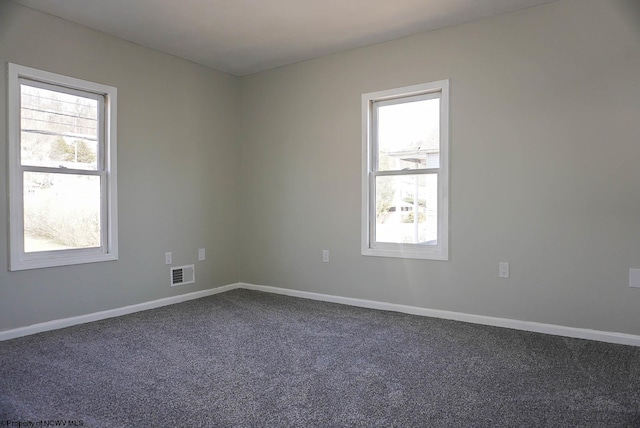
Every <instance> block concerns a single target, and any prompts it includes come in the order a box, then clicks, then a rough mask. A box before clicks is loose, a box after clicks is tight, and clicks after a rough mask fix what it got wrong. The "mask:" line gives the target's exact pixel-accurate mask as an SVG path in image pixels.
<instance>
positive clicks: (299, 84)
mask: <svg viewBox="0 0 640 428" xmlns="http://www.w3.org/2000/svg"><path fill="white" fill-rule="evenodd" d="M635 4H637V3H635ZM639 76H640V16H639V15H638V7H637V6H634V2H633V1H618V0H607V1H602V0H562V1H559V2H557V3H552V4H548V5H544V6H540V7H536V8H532V9H528V10H524V11H520V12H517V13H513V14H508V15H503V16H499V17H494V18H490V19H484V20H479V21H475V22H472V23H469V24H465V25H461V26H457V27H452V28H448V29H444V30H441V31H435V32H430V33H426V34H421V35H418V36H414V37H409V38H405V39H401V40H396V41H393V42H388V43H384V44H379V45H375V46H370V47H366V48H361V49H356V50H352V51H349V52H345V53H341V54H337V55H332V56H328V57H323V58H320V59H317V60H312V61H307V62H303V63H299V64H295V65H291V66H287V67H283V68H279V69H276V70H272V71H268V72H263V73H260V74H256V75H252V76H249V77H246V78H244V79H243V80H242V85H241V102H242V106H241V109H242V117H241V131H240V141H241V142H242V144H243V146H242V157H241V165H242V169H241V172H242V173H241V176H240V178H241V189H242V198H241V200H240V216H241V217H240V218H241V225H242V226H241V228H240V233H241V235H240V237H241V251H240V254H241V256H240V257H241V261H240V273H241V275H240V278H241V280H242V281H244V282H249V283H257V284H263V285H272V286H278V287H286V288H290V289H297V290H305V291H313V292H319V293H327V294H332V295H339V296H347V297H356V298H364V299H373V300H380V301H385V302H392V303H399V304H407V305H414V306H422V307H427V308H434V309H441V310H451V311H459V312H465V313H471V314H481V315H487V316H496V317H506V318H513V319H519V320H526V321H535V322H543V323H551V324H559V325H564V326H573V327H581V328H591V329H598V330H604V331H617V332H624V333H632V334H640V310H639V309H638V308H640V289H629V288H628V269H629V268H632V267H635V268H640V196H639V195H640V167H639V165H640V141H639V137H640V78H639ZM447 78H448V79H451V93H452V98H451V104H452V112H451V123H452V128H451V135H452V139H451V150H452V155H451V158H452V165H451V223H450V225H451V241H450V242H451V257H450V261H448V262H442V261H421V260H401V259H389V258H378V257H364V256H361V255H360V199H361V189H360V183H361V181H360V168H361V159H360V150H361V131H360V129H361V128H360V126H361V125H360V95H361V94H362V93H366V92H372V91H377V90H382V89H388V88H394V87H400V86H405V85H411V84H416V83H422V82H429V81H434V80H439V79H447ZM322 249H329V250H330V251H331V262H330V263H328V264H326V263H322V253H321V251H322ZM499 261H508V262H510V263H511V278H509V279H499V278H497V268H498V262H499Z"/></svg>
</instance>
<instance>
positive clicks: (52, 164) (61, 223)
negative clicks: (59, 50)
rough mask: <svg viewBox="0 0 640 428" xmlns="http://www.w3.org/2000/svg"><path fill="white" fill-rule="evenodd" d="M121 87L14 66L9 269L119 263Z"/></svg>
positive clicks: (11, 67) (11, 72) (11, 74)
mask: <svg viewBox="0 0 640 428" xmlns="http://www.w3.org/2000/svg"><path fill="white" fill-rule="evenodd" d="M115 107H116V89H115V88H113V87H109V86H105V85H99V84H96V83H92V82H87V81H83V80H79V79H73V78H69V77H66V76H61V75H57V74H53V73H48V72H44V71H40V70H36V69H32V68H28V67H22V66H19V65H15V64H10V65H9V127H8V128H9V152H10V155H9V166H10V168H9V181H10V222H11V223H10V230H11V263H10V267H11V270H22V269H31V268H39V267H50V266H60V265H68V264H78V263H88V262H97V261H106V260H116V259H117V218H116V212H117V211H116V174H115V171H116V170H115V166H116V165H115V164H116V158H115V153H116V152H115V150H116V145H115V144H116V141H115V136H116V133H115V125H116V123H115V120H116V109H115Z"/></svg>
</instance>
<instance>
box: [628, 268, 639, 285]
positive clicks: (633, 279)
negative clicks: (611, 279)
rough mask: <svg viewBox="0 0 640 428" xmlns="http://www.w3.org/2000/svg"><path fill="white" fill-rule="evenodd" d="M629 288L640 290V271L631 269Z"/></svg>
mask: <svg viewBox="0 0 640 428" xmlns="http://www.w3.org/2000/svg"><path fill="white" fill-rule="evenodd" d="M629 287H631V288H640V269H629Z"/></svg>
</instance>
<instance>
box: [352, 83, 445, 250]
mask: <svg viewBox="0 0 640 428" xmlns="http://www.w3.org/2000/svg"><path fill="white" fill-rule="evenodd" d="M362 123H363V150H362V254H363V255H369V256H384V257H402V258H416V259H433V260H448V257H449V254H448V240H449V229H448V227H449V226H448V224H449V222H448V219H449V209H448V207H449V197H448V192H449V190H448V188H449V173H448V171H449V81H448V80H442V81H437V82H432V83H427V84H422V85H415V86H408V87H403V88H397V89H391V90H386V91H380V92H373V93H368V94H364V95H362Z"/></svg>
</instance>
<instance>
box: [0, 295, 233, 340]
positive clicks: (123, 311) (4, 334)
mask: <svg viewBox="0 0 640 428" xmlns="http://www.w3.org/2000/svg"><path fill="white" fill-rule="evenodd" d="M239 287H240V284H237V283H236V284H229V285H225V286H222V287H217V288H211V289H209V290H202V291H194V292H193V293H186V294H180V295H178V296H172V297H165V298H163V299H157V300H152V301H150V302H144V303H138V304H136V305H130V306H124V307H122V308H116V309H109V310H106V311H100V312H94V313H92V314H86V315H78V316H76V317H70V318H62V319H58V320H53V321H47V322H42V323H38V324H33V325H29V326H26V327H19V328H14V329H11V330H3V331H0V341H3V340H9V339H14V338H16V337H22V336H28V335H30V334H35V333H41V332H43V331H49V330H57V329H59V328H65V327H70V326H72V325H76V324H84V323H87V322H91V321H99V320H103V319H106V318H113V317H119V316H121V315H127V314H132V313H134V312H140V311H146V310H147V309H154V308H159V307H161V306H167V305H173V304H174V303H181V302H186V301H187V300H193V299H199V298H201V297H207V296H212V295H214V294H218V293H224V292H225V291H229V290H234V289H236V288H239Z"/></svg>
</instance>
